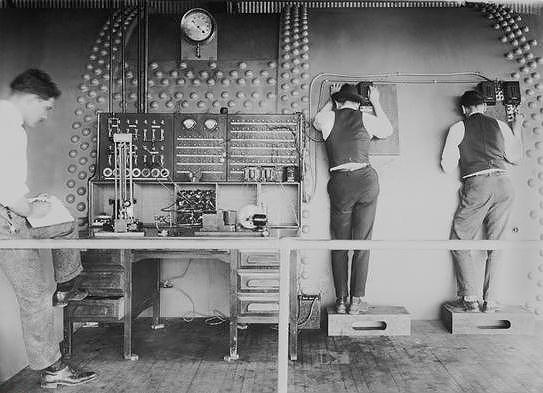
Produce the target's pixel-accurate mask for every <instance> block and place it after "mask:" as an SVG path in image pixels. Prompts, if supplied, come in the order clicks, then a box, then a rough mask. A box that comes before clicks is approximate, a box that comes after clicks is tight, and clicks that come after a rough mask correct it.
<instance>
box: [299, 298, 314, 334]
mask: <svg viewBox="0 0 543 393" xmlns="http://www.w3.org/2000/svg"><path fill="white" fill-rule="evenodd" d="M316 302H317V296H315V297H314V298H313V300H312V301H311V306H310V307H309V312H308V313H307V317H306V318H305V319H304V320H303V322H299V320H300V305H301V301H300V297H299V296H298V315H297V316H296V326H298V327H300V326H303V325H305V324H306V323H307V322H308V321H309V320H310V319H311V317H312V316H313V307H314V306H315V303H316Z"/></svg>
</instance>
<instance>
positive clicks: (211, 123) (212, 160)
mask: <svg viewBox="0 0 543 393" xmlns="http://www.w3.org/2000/svg"><path fill="white" fill-rule="evenodd" d="M174 129H175V172H174V180H175V181H178V182H189V181H197V182H209V181H225V180H226V116H225V115H213V114H198V113H193V114H176V115H175V118H174Z"/></svg>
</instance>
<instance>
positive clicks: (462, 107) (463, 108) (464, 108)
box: [460, 105, 467, 116]
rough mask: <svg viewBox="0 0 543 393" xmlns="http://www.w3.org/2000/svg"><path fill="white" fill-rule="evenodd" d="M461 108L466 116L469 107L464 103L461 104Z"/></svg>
mask: <svg viewBox="0 0 543 393" xmlns="http://www.w3.org/2000/svg"><path fill="white" fill-rule="evenodd" d="M460 110H461V111H462V114H463V115H464V116H465V115H466V114H467V109H466V107H465V106H464V105H460Z"/></svg>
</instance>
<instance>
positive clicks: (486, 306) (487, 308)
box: [483, 300, 501, 313]
mask: <svg viewBox="0 0 543 393" xmlns="http://www.w3.org/2000/svg"><path fill="white" fill-rule="evenodd" d="M500 310H501V305H500V303H498V302H494V301H491V300H485V302H484V303H483V312H487V313H492V312H498V311H500Z"/></svg>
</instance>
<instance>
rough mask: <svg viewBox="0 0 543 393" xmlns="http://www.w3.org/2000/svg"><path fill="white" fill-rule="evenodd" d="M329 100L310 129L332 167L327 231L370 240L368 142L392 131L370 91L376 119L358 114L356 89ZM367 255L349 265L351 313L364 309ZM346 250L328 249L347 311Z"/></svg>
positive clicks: (372, 198)
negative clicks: (316, 134) (320, 139)
mask: <svg viewBox="0 0 543 393" xmlns="http://www.w3.org/2000/svg"><path fill="white" fill-rule="evenodd" d="M332 100H333V102H332V101H329V102H327V103H326V105H325V106H324V107H323V108H322V109H321V110H320V111H319V113H317V115H316V116H315V121H314V123H313V124H314V126H315V128H316V129H317V130H319V131H321V132H322V136H323V139H324V140H325V143H326V152H327V155H328V162H329V166H330V180H329V181H328V194H329V196H330V229H331V235H332V239H355V240H368V239H371V235H372V229H373V222H374V220H375V211H376V207H377V196H378V195H379V182H378V178H377V172H376V171H375V169H373V168H372V167H371V166H370V162H369V147H370V140H371V138H372V137H377V138H386V137H387V136H389V135H391V134H392V126H391V124H390V121H389V120H388V118H387V115H386V114H385V112H384V111H383V109H382V107H381V104H380V103H379V91H378V90H377V88H376V87H373V86H371V87H370V89H369V101H370V102H371V104H372V105H373V109H374V112H375V114H371V113H368V112H362V111H360V110H359V108H360V104H361V103H362V102H364V101H365V99H364V97H363V96H362V95H360V94H359V92H358V89H357V88H356V86H355V85H352V84H344V85H343V86H341V89H340V90H339V91H338V92H336V93H334V94H332ZM369 254H370V253H369V250H354V252H353V260H352V265H351V283H350V296H351V302H350V305H349V310H348V311H349V314H358V313H361V312H365V311H367V310H368V304H367V302H366V301H365V300H364V296H365V291H366V279H367V276H368V262H369ZM348 263H349V261H348V251H344V250H332V274H333V276H334V286H335V290H336V298H337V300H336V311H337V313H340V314H345V313H346V312H347V305H348V304H347V300H348V297H349V286H348V267H349V266H348Z"/></svg>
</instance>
